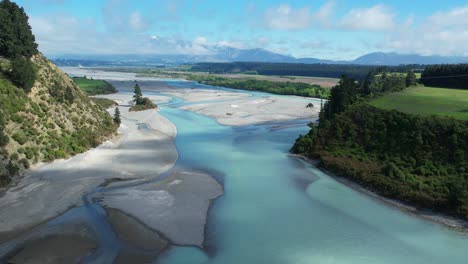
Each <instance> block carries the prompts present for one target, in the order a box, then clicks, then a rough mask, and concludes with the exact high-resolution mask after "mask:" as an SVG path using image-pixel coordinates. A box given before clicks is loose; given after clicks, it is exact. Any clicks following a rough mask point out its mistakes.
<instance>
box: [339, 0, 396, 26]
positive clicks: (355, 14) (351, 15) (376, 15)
mask: <svg viewBox="0 0 468 264" xmlns="http://www.w3.org/2000/svg"><path fill="white" fill-rule="evenodd" d="M394 17H395V14H394V13H393V12H392V10H391V9H390V8H388V7H386V6H384V5H376V6H373V7H370V8H353V9H351V10H350V11H349V12H348V13H347V14H346V15H345V16H344V17H343V19H342V20H341V21H340V22H339V24H338V26H339V27H341V28H343V29H346V30H364V31H373V32H386V31H390V30H392V29H394V28H395V21H394Z"/></svg>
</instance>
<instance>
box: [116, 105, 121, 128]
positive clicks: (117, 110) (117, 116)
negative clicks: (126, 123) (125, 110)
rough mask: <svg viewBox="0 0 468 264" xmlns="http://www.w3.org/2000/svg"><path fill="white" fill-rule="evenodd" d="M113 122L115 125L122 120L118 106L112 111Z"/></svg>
mask: <svg viewBox="0 0 468 264" xmlns="http://www.w3.org/2000/svg"><path fill="white" fill-rule="evenodd" d="M114 122H115V123H116V124H117V125H120V123H121V122H122V120H121V119H120V110H119V108H118V107H116V108H115V112H114Z"/></svg>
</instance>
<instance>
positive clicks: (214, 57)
mask: <svg viewBox="0 0 468 264" xmlns="http://www.w3.org/2000/svg"><path fill="white" fill-rule="evenodd" d="M211 51H212V54H209V55H131V54H129V55H63V56H60V57H57V58H56V59H54V60H53V61H54V62H55V63H57V64H58V65H59V66H87V67H91V66H152V67H154V66H163V65H165V66H172V65H179V64H184V63H197V62H281V63H305V64H316V63H323V64H357V65H401V64H442V63H468V57H443V56H421V55H416V54H398V53H394V52H390V53H385V52H374V53H369V54H366V55H364V56H361V57H359V58H357V59H355V60H350V61H345V60H340V61H334V60H322V59H317V58H295V57H293V56H289V55H283V54H279V53H274V52H271V51H268V50H265V49H236V48H231V47H213V48H211Z"/></svg>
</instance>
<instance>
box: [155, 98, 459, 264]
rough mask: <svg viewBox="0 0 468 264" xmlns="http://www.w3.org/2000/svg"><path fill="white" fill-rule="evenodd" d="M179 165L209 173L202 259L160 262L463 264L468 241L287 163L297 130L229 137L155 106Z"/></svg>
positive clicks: (187, 255)
mask: <svg viewBox="0 0 468 264" xmlns="http://www.w3.org/2000/svg"><path fill="white" fill-rule="evenodd" d="M161 113H162V114H163V115H164V116H165V117H167V118H168V119H169V120H170V121H171V122H173V123H174V124H175V125H176V126H177V129H178V135H177V138H176V145H177V148H178V151H179V155H180V158H179V161H178V163H179V164H181V165H187V166H190V167H198V168H201V169H205V170H208V171H212V172H214V174H215V176H218V177H219V178H220V179H221V180H222V182H223V183H224V188H225V195H224V196H222V197H221V198H218V199H217V200H216V202H215V203H214V206H213V207H212V209H211V211H210V216H209V220H208V221H209V222H208V223H209V224H208V228H207V232H206V235H207V243H206V250H205V251H202V250H200V249H196V248H190V247H173V248H172V249H171V250H169V251H168V252H167V253H166V254H165V255H164V256H163V257H162V258H161V259H160V260H159V263H181V264H182V263H224V264H230V263H233V264H234V263H269V264H274V263H278V264H284V263H297V264H302V263H347V264H349V263H359V264H365V263H373V264H376V263H467V257H468V236H466V235H464V234H461V233H459V232H456V231H452V230H449V229H447V228H444V227H442V226H440V225H437V224H434V223H431V222H428V221H425V220H422V219H419V218H416V217H413V216H410V215H407V214H405V213H402V212H401V211H399V210H397V209H394V208H389V207H387V206H386V205H384V204H383V203H382V202H380V201H376V200H374V199H372V198H369V197H368V196H366V195H364V194H361V193H359V192H357V191H355V190H353V189H350V188H349V187H347V186H344V185H343V184H341V183H339V182H337V181H335V180H334V179H332V178H331V177H329V176H327V175H326V174H324V173H323V172H321V171H320V170H318V169H316V168H314V167H313V166H312V165H309V164H306V163H305V162H302V161H299V160H297V159H294V158H291V157H289V156H288V150H289V148H290V147H291V145H292V144H293V142H294V140H295V138H296V137H297V136H298V135H299V134H301V133H306V132H307V131H308V127H307V126H306V124H305V123H304V122H288V123H287V126H286V127H281V125H280V124H271V125H261V126H248V127H241V128H232V127H226V126H221V125H219V124H217V123H216V122H215V121H214V120H213V119H211V118H209V117H205V116H201V115H198V114H195V113H192V112H187V111H182V110H178V109H174V108H170V107H163V108H162V111H161Z"/></svg>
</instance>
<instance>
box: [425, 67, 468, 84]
mask: <svg viewBox="0 0 468 264" xmlns="http://www.w3.org/2000/svg"><path fill="white" fill-rule="evenodd" d="M421 82H422V83H423V84H424V85H426V86H432V87H442V88H444V87H447V88H456V89H467V90H468V64H442V65H431V66H428V67H426V69H425V70H424V72H423V73H422V75H421Z"/></svg>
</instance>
